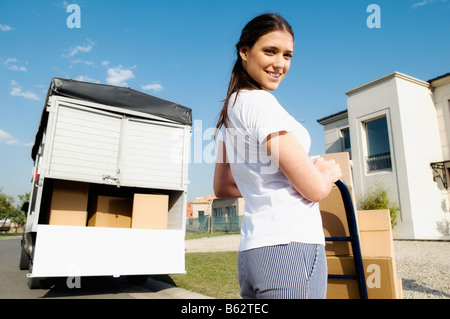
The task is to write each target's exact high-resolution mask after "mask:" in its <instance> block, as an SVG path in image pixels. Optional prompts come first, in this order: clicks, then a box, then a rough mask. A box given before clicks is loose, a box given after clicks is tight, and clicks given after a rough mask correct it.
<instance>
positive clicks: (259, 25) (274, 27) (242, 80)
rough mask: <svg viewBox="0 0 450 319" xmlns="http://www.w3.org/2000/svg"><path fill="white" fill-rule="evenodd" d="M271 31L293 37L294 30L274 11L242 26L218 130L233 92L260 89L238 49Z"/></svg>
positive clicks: (224, 122) (252, 43)
mask: <svg viewBox="0 0 450 319" xmlns="http://www.w3.org/2000/svg"><path fill="white" fill-rule="evenodd" d="M273 31H288V32H289V33H290V34H291V35H292V38H294V31H293V30H292V27H291V25H290V24H289V23H288V22H287V21H286V20H285V19H284V18H283V17H281V16H280V15H278V14H275V13H266V14H262V15H260V16H257V17H256V18H254V19H253V20H251V21H250V22H249V23H247V25H246V26H245V27H244V29H243V30H242V33H241V37H240V39H239V42H238V43H237V44H236V55H237V58H236V63H235V64H234V67H233V71H232V72H231V77H230V83H229V84H228V91H227V96H226V98H225V100H224V103H223V107H222V111H221V112H220V116H219V120H218V122H217V125H216V130H217V131H218V130H219V129H220V128H221V127H222V125H225V126H226V123H227V119H228V105H229V103H230V97H231V95H232V94H233V93H235V92H236V93H238V92H239V90H241V89H243V88H249V89H255V90H260V89H261V87H260V85H259V84H258V83H257V82H256V81H255V80H253V79H252V77H251V76H250V75H249V74H248V73H247V71H245V69H244V67H243V65H242V58H241V55H240V54H239V51H240V49H241V48H243V47H248V48H252V47H253V45H254V44H255V43H256V41H258V39H259V38H260V37H262V36H263V35H265V34H267V33H270V32H273Z"/></svg>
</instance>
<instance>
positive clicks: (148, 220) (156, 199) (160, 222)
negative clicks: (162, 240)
mask: <svg viewBox="0 0 450 319" xmlns="http://www.w3.org/2000/svg"><path fill="white" fill-rule="evenodd" d="M168 211H169V195H154V194H134V199H133V215H132V221H131V228H143V229H167V219H168Z"/></svg>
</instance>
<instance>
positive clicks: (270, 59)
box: [239, 31, 294, 91]
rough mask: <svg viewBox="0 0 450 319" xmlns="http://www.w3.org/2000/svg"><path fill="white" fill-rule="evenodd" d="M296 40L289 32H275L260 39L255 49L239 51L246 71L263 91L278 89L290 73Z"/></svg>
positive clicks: (246, 48) (247, 48)
mask: <svg viewBox="0 0 450 319" xmlns="http://www.w3.org/2000/svg"><path fill="white" fill-rule="evenodd" d="M293 53H294V38H293V37H292V35H291V34H290V33H289V32H288V31H273V32H270V33H267V34H265V35H263V36H262V37H260V38H259V39H258V41H256V43H255V44H254V45H253V47H251V48H249V47H243V48H241V49H240V50H239V54H240V56H241V58H242V63H243V66H244V69H245V70H246V71H247V73H248V74H249V75H250V76H251V77H252V78H253V80H255V81H256V82H257V83H258V84H259V85H260V86H261V88H262V89H263V90H267V91H273V90H276V89H277V88H278V85H280V83H281V81H282V80H283V79H284V76H285V75H286V73H287V72H288V71H289V67H290V66H291V59H292V55H293Z"/></svg>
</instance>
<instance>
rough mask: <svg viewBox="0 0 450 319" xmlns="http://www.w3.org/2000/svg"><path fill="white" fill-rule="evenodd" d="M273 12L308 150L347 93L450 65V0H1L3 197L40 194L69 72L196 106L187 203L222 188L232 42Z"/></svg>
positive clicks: (289, 93)
mask: <svg viewBox="0 0 450 319" xmlns="http://www.w3.org/2000/svg"><path fill="white" fill-rule="evenodd" d="M73 4H75V5H78V8H79V10H75V9H74V8H73V6H72V5H73ZM371 5H372V6H371ZM373 5H376V6H373ZM267 12H277V13H279V14H281V15H282V16H283V17H284V18H285V19H286V20H287V21H289V23H290V24H291V25H292V27H293V29H294V33H295V50H294V57H293V60H292V63H291V68H290V71H289V73H288V74H287V76H286V78H285V79H284V80H283V82H282V83H281V85H280V87H279V88H278V89H277V90H276V91H274V92H273V94H274V95H275V97H276V98H277V99H278V101H279V102H280V103H281V104H282V105H283V107H284V108H285V109H286V110H287V111H288V112H289V113H291V114H292V115H293V116H294V117H295V118H296V119H297V120H298V121H300V122H301V123H302V124H303V125H304V126H305V127H306V129H308V131H309V133H310V135H311V139H312V146H311V149H310V155H317V154H323V153H325V145H324V133H323V127H322V126H321V125H320V124H319V123H317V119H320V118H322V117H325V116H328V115H331V114H334V113H337V112H340V111H342V110H345V109H346V99H347V96H346V95H345V92H347V91H349V90H351V89H353V88H355V87H358V86H360V85H363V84H365V83H367V82H370V81H373V80H375V79H377V78H379V77H382V76H385V75H387V74H390V73H392V72H394V71H398V72H401V73H404V74H407V75H409V76H413V77H416V78H418V79H421V80H425V81H427V80H430V79H432V78H435V77H437V76H440V75H443V74H445V73H448V72H450V58H449V57H450V55H449V52H450V32H449V31H450V19H449V16H450V0H370V1H364V0H316V1H303V0H302V1H301V0H292V1H291V0H285V1H275V0H272V1H267V0H257V1H253V0H246V1H242V0H239V1H236V0H225V1H222V0H214V1H213V0H209V1H206V0H201V1H200V0H192V1H189V0H184V1H181V0H180V1H175V0H151V1H149V0H145V1H144V0H132V1H111V0H109V1H107V0H66V1H62V0H48V1H47V0H40V1H36V0H1V1H0V111H1V113H0V188H2V191H3V193H6V194H8V195H12V196H17V195H18V194H24V193H26V192H29V191H30V189H31V183H30V182H31V175H32V170H33V161H32V159H31V155H30V154H31V147H32V145H33V141H34V136H35V134H36V132H37V128H38V125H39V121H40V116H41V112H42V109H43V107H44V101H45V97H46V92H47V89H48V86H49V83H50V80H51V78H52V77H63V78H70V79H76V80H83V81H88V82H96V83H105V84H111V85H118V86H126V87H131V88H133V89H136V90H139V91H142V92H144V93H147V94H150V95H154V96H157V97H159V98H162V99H166V100H169V101H172V102H176V103H179V104H181V105H184V106H187V107H189V108H191V109H192V117H193V121H194V126H193V129H192V131H193V136H192V139H191V144H192V148H191V150H192V153H193V152H194V149H195V150H197V151H198V150H200V151H201V152H204V153H205V154H204V155H202V156H198V155H197V157H196V158H197V160H194V155H193V154H191V161H190V164H189V180H190V185H189V187H188V200H189V201H191V200H194V199H195V198H196V197H201V196H206V195H209V194H212V193H213V190H212V181H213V174H214V161H211V156H208V152H209V151H210V148H209V146H210V145H211V143H212V136H211V134H210V132H211V128H212V127H214V126H215V124H216V121H217V119H218V114H219V112H220V109H221V106H222V100H223V99H224V98H225V94H226V88H227V85H228V81H229V76H230V72H231V68H232V66H233V64H234V61H235V49H234V46H235V44H236V42H237V41H238V38H239V36H240V32H241V30H242V28H243V27H244V26H245V24H246V23H247V22H248V21H250V20H251V19H252V18H254V17H255V16H257V15H259V14H262V13H267ZM77 23H79V24H77Z"/></svg>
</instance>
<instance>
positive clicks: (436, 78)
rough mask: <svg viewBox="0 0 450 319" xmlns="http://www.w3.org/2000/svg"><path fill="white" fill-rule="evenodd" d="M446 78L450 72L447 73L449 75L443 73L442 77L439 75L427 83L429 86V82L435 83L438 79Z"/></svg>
mask: <svg viewBox="0 0 450 319" xmlns="http://www.w3.org/2000/svg"><path fill="white" fill-rule="evenodd" d="M447 76H450V72H449V73H445V74H443V75H440V76H438V77H435V78H433V79H431V80H428V81H427V82H428V83H430V84H431V82H433V81H436V80H439V79H442V78H445V77H447Z"/></svg>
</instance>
